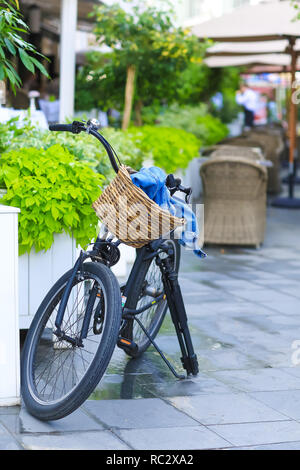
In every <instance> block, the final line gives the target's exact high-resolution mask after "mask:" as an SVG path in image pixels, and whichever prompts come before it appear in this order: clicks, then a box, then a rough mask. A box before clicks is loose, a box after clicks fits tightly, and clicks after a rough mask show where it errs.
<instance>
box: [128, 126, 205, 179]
mask: <svg viewBox="0 0 300 470" xmlns="http://www.w3.org/2000/svg"><path fill="white" fill-rule="evenodd" d="M127 133H128V135H130V136H131V138H132V139H133V141H134V143H135V145H136V146H137V147H139V148H140V149H141V150H142V151H143V152H146V153H147V154H149V155H151V157H152V159H153V162H154V165H156V166H159V167H160V168H163V169H164V170H165V171H166V172H167V173H172V172H174V171H176V170H177V169H179V168H186V167H187V166H188V164H189V162H190V161H191V160H192V159H193V158H195V157H197V155H198V154H199V149H200V144H201V142H200V141H199V139H197V137H195V136H194V135H193V134H190V133H188V132H186V131H184V130H181V129H174V128H169V127H156V126H143V127H136V128H133V127H132V128H130V129H129V130H128V131H127Z"/></svg>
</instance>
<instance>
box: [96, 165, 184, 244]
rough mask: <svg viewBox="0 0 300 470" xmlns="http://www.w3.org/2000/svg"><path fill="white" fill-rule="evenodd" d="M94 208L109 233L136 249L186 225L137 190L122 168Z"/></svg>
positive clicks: (123, 167) (124, 168)
mask: <svg viewBox="0 0 300 470" xmlns="http://www.w3.org/2000/svg"><path fill="white" fill-rule="evenodd" d="M92 207H93V209H94V210H95V212H96V214H97V216H98V218H99V219H100V220H101V221H102V222H103V223H104V224H105V225H106V227H107V228H108V230H109V232H111V233H112V234H113V235H115V236H116V237H117V238H118V239H119V240H121V241H122V242H123V243H125V244H126V245H129V246H132V247H134V248H141V247H142V246H144V245H146V244H147V243H149V242H150V241H152V240H157V239H158V238H160V237H164V236H167V235H168V234H169V233H170V232H171V231H172V230H174V229H175V228H177V227H179V226H183V225H184V224H185V219H180V218H178V217H174V216H172V215H171V214H170V213H169V212H168V211H166V210H163V209H161V207H160V206H159V205H158V204H156V203H155V202H154V201H152V199H150V198H149V197H148V196H147V194H146V193H145V192H144V191H143V190H142V189H140V188H138V187H137V186H136V185H135V184H134V183H133V182H132V181H131V178H130V176H129V173H128V171H127V169H126V167H125V166H123V165H122V166H121V167H120V168H119V171H118V174H117V176H116V177H115V178H114V179H113V181H112V182H111V183H110V184H109V186H108V187H107V188H106V189H105V190H104V191H103V193H102V194H101V196H100V197H99V198H98V199H97V200H96V201H95V202H94V203H93V205H92Z"/></svg>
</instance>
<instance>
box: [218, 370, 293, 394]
mask: <svg viewBox="0 0 300 470" xmlns="http://www.w3.org/2000/svg"><path fill="white" fill-rule="evenodd" d="M210 375H211V376H213V377H215V378H216V379H218V380H221V381H222V382H224V383H225V384H226V385H230V386H232V387H234V388H236V389H239V390H242V391H246V392H256V391H272V390H297V389H300V381H299V379H298V378H297V377H293V376H292V375H290V374H288V373H287V372H286V371H285V370H281V369H253V370H235V371H225V370H223V371H217V372H211V373H210Z"/></svg>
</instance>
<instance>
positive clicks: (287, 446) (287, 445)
mask: <svg viewBox="0 0 300 470" xmlns="http://www.w3.org/2000/svg"><path fill="white" fill-rule="evenodd" d="M234 450H300V441H297V442H282V443H280V444H265V445H261V446H249V447H234Z"/></svg>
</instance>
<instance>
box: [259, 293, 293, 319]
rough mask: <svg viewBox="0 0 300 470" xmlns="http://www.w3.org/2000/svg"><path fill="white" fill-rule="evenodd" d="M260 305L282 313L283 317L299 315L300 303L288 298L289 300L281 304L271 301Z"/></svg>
mask: <svg viewBox="0 0 300 470" xmlns="http://www.w3.org/2000/svg"><path fill="white" fill-rule="evenodd" d="M271 299H272V297H271ZM261 305H263V306H264V307H266V308H268V309H270V310H273V311H275V312H279V313H283V314H285V315H299V313H300V301H299V300H298V299H296V298H292V297H290V298H289V300H287V301H282V302H280V301H278V302H274V301H273V300H270V301H268V302H261Z"/></svg>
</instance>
